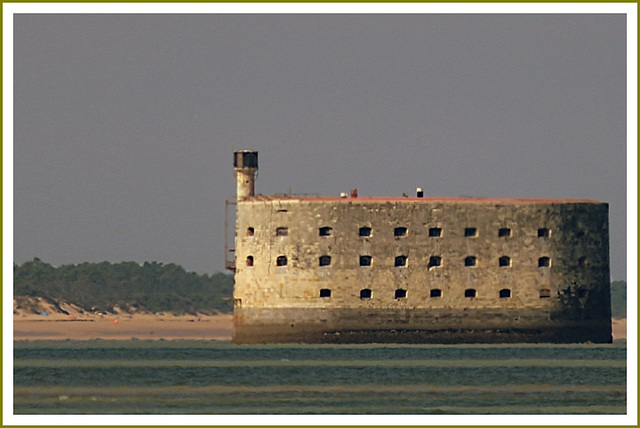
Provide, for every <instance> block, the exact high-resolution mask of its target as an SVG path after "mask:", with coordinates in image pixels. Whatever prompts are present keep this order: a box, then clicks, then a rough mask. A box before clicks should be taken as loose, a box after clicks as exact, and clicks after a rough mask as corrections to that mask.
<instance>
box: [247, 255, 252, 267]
mask: <svg viewBox="0 0 640 428" xmlns="http://www.w3.org/2000/svg"><path fill="white" fill-rule="evenodd" d="M247 266H248V267H251V266H253V256H247Z"/></svg>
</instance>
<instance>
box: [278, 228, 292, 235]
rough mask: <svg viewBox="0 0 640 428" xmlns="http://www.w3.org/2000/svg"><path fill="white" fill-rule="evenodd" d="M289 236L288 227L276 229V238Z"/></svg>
mask: <svg viewBox="0 0 640 428" xmlns="http://www.w3.org/2000/svg"><path fill="white" fill-rule="evenodd" d="M288 234H289V228H288V227H279V228H277V229H276V236H287V235H288Z"/></svg>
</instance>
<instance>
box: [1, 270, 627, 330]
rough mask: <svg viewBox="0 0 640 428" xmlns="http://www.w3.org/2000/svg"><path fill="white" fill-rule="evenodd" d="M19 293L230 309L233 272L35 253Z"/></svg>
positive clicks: (180, 308) (152, 306) (621, 286)
mask: <svg viewBox="0 0 640 428" xmlns="http://www.w3.org/2000/svg"><path fill="white" fill-rule="evenodd" d="M13 274H14V283H13V293H14V295H15V296H32V297H46V298H49V299H52V300H54V301H60V300H65V301H67V302H69V303H74V304H76V305H78V306H80V307H82V308H83V309H85V310H87V311H112V310H113V308H114V307H115V306H118V307H120V308H122V309H124V310H129V309H131V308H134V309H137V310H144V311H150V312H172V313H193V314H195V313H215V312H231V311H232V310H233V306H232V304H231V302H230V299H231V298H232V296H233V275H229V274H224V273H216V274H213V275H206V274H203V275H198V274H196V273H193V272H187V271H185V270H184V268H183V267H182V266H179V265H176V264H173V263H170V264H162V263H157V262H145V263H144V264H143V265H139V264H137V263H135V262H124V263H109V262H102V263H82V264H78V265H63V266H60V267H57V268H56V267H53V266H51V265H50V264H48V263H44V262H42V261H41V260H40V259H38V258H35V259H33V260H32V261H29V262H26V263H24V264H22V265H14V267H13ZM611 310H612V316H613V317H614V318H625V317H626V316H627V283H626V282H625V281H613V282H612V283H611Z"/></svg>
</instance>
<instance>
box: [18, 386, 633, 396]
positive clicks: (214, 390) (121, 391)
mask: <svg viewBox="0 0 640 428" xmlns="http://www.w3.org/2000/svg"><path fill="white" fill-rule="evenodd" d="M380 386H381V385H378V384H373V385H372V384H359V385H358V384H356V385H353V384H352V385H335V386H334V385H331V386H329V385H266V386H246V385H236V386H234V385H209V386H202V387H185V386H163V387H161V388H150V387H148V386H145V387H135V386H126V387H122V386H117V387H97V386H96V387H67V386H64V387H63V386H53V387H43V386H35V387H17V388H15V389H14V391H13V392H14V396H15V397H21V396H34V395H41V396H44V395H48V396H65V395H66V396H70V395H77V396H95V395H100V396H103V397H128V396H149V397H150V396H165V395H166V396H174V397H177V396H185V395H194V396H201V395H208V394H239V393H242V394H249V393H251V394H274V393H282V392H287V393H290V392H305V393H309V392H319V393H336V392H339V393H367V394H370V393H371V392H372V391H373V390H375V388H376V387H380ZM564 392H584V393H587V392H589V393H591V392H595V393H603V392H604V393H625V392H626V387H625V386H624V385H550V384H507V385H483V386H473V385H436V384H415V385H384V391H383V392H382V391H381V393H384V394H387V393H394V394H396V393H449V394H451V393H466V394H471V393H548V394H558V393H564Z"/></svg>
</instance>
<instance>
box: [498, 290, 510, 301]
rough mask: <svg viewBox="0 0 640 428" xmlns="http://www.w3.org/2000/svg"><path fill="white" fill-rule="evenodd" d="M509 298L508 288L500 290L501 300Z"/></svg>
mask: <svg viewBox="0 0 640 428" xmlns="http://www.w3.org/2000/svg"><path fill="white" fill-rule="evenodd" d="M509 297H511V290H509V289H508V288H503V289H502V290H500V298H501V299H508V298H509Z"/></svg>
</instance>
